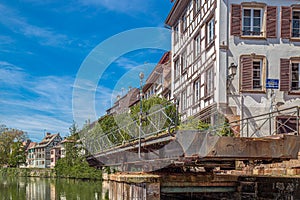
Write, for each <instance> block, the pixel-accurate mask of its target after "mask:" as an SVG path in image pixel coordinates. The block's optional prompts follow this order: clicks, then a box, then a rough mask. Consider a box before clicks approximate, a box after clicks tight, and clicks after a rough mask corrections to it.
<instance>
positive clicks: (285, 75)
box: [280, 58, 290, 91]
mask: <svg viewBox="0 0 300 200" xmlns="http://www.w3.org/2000/svg"><path fill="white" fill-rule="evenodd" d="M289 90H290V60H289V59H284V58H281V59H280V91H289Z"/></svg>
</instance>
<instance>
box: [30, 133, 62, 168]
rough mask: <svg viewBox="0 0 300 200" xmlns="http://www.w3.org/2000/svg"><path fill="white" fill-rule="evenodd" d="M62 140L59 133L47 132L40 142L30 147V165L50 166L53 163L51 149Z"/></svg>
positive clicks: (38, 166) (37, 166) (36, 166)
mask: <svg viewBox="0 0 300 200" xmlns="http://www.w3.org/2000/svg"><path fill="white" fill-rule="evenodd" d="M61 141H62V138H61V137H60V135H59V133H58V134H51V133H47V134H46V136H45V137H44V139H43V140H42V141H41V142H40V143H38V144H37V145H35V146H33V147H31V148H29V149H28V156H27V160H28V167H35V168H49V167H50V164H51V154H50V150H51V149H52V148H53V147H54V146H56V145H57V144H59V143H60V142H61Z"/></svg>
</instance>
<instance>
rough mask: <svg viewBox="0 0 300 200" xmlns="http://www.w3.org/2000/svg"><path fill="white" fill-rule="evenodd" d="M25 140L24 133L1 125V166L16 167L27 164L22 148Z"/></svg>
mask: <svg viewBox="0 0 300 200" xmlns="http://www.w3.org/2000/svg"><path fill="white" fill-rule="evenodd" d="M25 139H26V134H25V133H24V132H23V131H21V130H17V129H11V128H7V127H6V126H5V125H0V165H8V166H12V167H16V166H19V165H20V164H22V163H25V160H26V158H25V153H24V149H23V146H22V142H23V141H25Z"/></svg>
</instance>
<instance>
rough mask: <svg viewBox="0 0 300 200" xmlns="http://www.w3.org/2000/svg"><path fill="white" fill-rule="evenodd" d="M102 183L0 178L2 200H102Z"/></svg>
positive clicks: (0, 197) (0, 198) (0, 199)
mask: <svg viewBox="0 0 300 200" xmlns="http://www.w3.org/2000/svg"><path fill="white" fill-rule="evenodd" d="M101 194H102V182H100V181H90V180H74V179H46V178H25V177H1V176H0V200H10V199H11V200H25V199H28V200H73V199H76V200H86V199H91V200H92V199H95V200H102V197H101Z"/></svg>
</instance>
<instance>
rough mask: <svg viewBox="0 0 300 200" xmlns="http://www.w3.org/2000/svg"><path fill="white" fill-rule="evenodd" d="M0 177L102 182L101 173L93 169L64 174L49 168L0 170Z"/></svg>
mask: <svg viewBox="0 0 300 200" xmlns="http://www.w3.org/2000/svg"><path fill="white" fill-rule="evenodd" d="M0 176H14V177H40V178H72V179H91V180H102V171H101V170H96V169H94V170H91V171H90V172H89V173H87V172H82V171H77V172H73V173H68V174H65V173H57V171H56V170H55V169H49V168H45V169H43V168H42V169H39V168H0Z"/></svg>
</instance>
